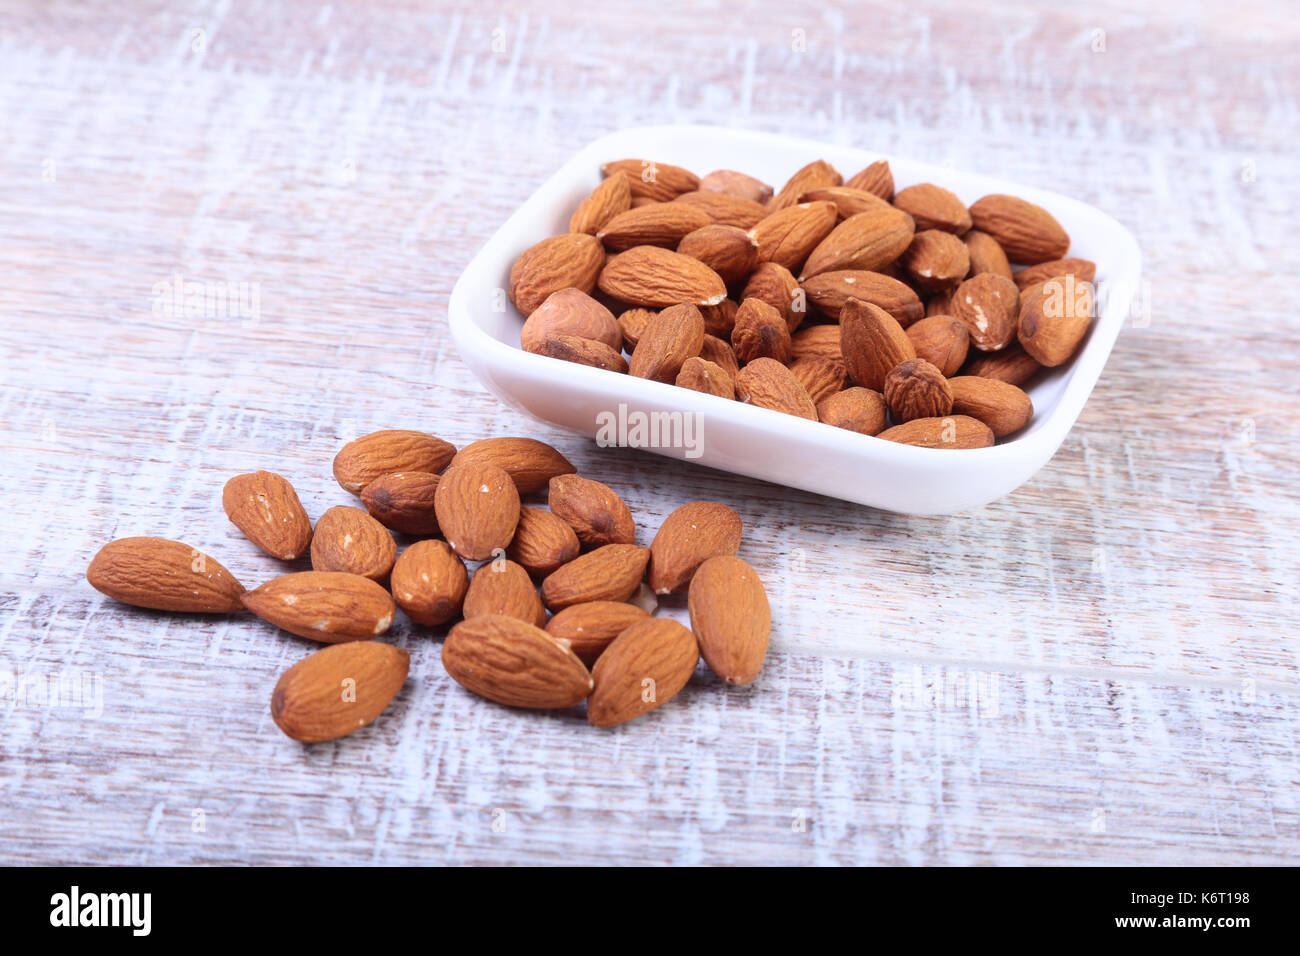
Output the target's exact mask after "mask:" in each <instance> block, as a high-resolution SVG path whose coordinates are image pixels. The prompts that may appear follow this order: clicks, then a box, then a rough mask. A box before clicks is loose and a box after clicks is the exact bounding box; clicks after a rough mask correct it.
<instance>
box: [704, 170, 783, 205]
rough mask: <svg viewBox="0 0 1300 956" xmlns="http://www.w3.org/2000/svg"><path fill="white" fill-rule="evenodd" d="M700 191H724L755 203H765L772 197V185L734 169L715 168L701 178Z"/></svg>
mask: <svg viewBox="0 0 1300 956" xmlns="http://www.w3.org/2000/svg"><path fill="white" fill-rule="evenodd" d="M700 192H705V193H712V192H716V193H724V194H726V195H728V196H735V197H737V198H739V199H748V200H749V201H750V202H754V203H765V202H767V201H768V200H769V199H771V198H772V187H771V186H769V185H768V184H767V183H765V182H763V181H762V180H759V179H755V178H754V177H753V176H747V175H746V174H744V173H738V172H736V171H735V170H734V169H715V170H714V171H713V172H711V173H709V174H708V175H707V176H705V177H704V178H702V179H701V180H700Z"/></svg>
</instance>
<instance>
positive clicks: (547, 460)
mask: <svg viewBox="0 0 1300 956" xmlns="http://www.w3.org/2000/svg"><path fill="white" fill-rule="evenodd" d="M451 464H452V465H468V464H487V465H496V466H497V467H498V468H500V469H502V470H504V471H505V472H506V474H508V475H509V476H510V477H511V478H512V479H513V480H514V483H515V487H516V488H518V489H519V493H520V494H521V495H527V494H531V493H532V492H534V491H537V490H538V489H540V488H545V487H546V486H547V485H549V484H550V482H551V479H552V478H554V477H555V476H556V475H571V474H573V473H574V472H576V471H577V470H578V469H576V468H574V467H573V464H572V463H571V462H570V461H569V459H567V458H565V457H564V456H563V455H561V454H560V453H559V452H558V451H556V450H555V449H554V448H552V447H551V446H550V445H548V444H546V442H543V441H538V440H537V439H536V438H514V437H510V438H482V439H479V440H478V441H474V442H470V443H469V444H468V445H466V446H465V447H464V448H462V449H461V450H460V451H459V452H457V453H456V457H455V458H453V459H452V460H451Z"/></svg>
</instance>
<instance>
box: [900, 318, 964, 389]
mask: <svg viewBox="0 0 1300 956" xmlns="http://www.w3.org/2000/svg"><path fill="white" fill-rule="evenodd" d="M907 337H908V338H909V339H911V340H912V347H913V348H915V349H916V357H917V358H922V359H925V360H926V361H927V362H929V363H930V364H931V365H933V366H935V367H936V368H938V369H939V371H941V372H943V374H944V375H947V376H953V375H956V374H957V371H958V370H959V369H960V368H961V366H962V363H963V362H965V361H966V354H967V352H968V351H969V350H970V332H968V331H967V330H966V325H965V323H963V322H962V321H961V320H960V319H954V318H953V317H952V316H951V315H931V316H928V317H927V318H924V319H922V320H921V321H920V322H917V323H916V324H915V325H911V326H908V328H907Z"/></svg>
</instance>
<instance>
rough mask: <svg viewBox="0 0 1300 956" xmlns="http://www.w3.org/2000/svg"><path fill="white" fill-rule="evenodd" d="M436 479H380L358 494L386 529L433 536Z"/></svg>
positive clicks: (412, 474) (413, 474) (416, 474)
mask: <svg viewBox="0 0 1300 956" xmlns="http://www.w3.org/2000/svg"><path fill="white" fill-rule="evenodd" d="M437 490H438V476H437V475H435V474H433V473H431V472H427V471H399V472H394V473H393V474H391V475H383V476H381V477H379V478H376V479H375V480H374V481H372V482H370V483H369V484H367V485H366V487H365V488H363V489H362V491H361V503H362V504H364V505H365V506H366V510H367V511H368V512H370V516H371V517H372V518H374V519H375V520H376V521H378V522H379V523H380V524H382V525H383V526H384V527H385V528H390V529H392V530H393V531H397V532H400V533H402V534H410V535H434V534H437V533H438V517H437V515H436V514H435V513H434V510H433V498H434V494H435V493H436V492H437Z"/></svg>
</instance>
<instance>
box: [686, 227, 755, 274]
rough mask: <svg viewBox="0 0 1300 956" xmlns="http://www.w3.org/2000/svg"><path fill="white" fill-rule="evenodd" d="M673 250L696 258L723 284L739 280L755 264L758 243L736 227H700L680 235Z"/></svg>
mask: <svg viewBox="0 0 1300 956" xmlns="http://www.w3.org/2000/svg"><path fill="white" fill-rule="evenodd" d="M677 251H678V252H680V253H681V254H682V255H684V256H691V257H692V258H694V259H699V260H700V261H701V262H703V263H704V264H705V265H706V266H708V267H709V268H710V269H712V270H713V271H714V272H716V273H717V274H718V275H720V276H721V277H722V281H723V282H725V283H727V285H731V284H733V283H736V282H739V281H741V280H742V279H744V278H745V277H746V276H747V275H749V274H750V273H751V272H753V271H754V267H755V266H756V265H758V245H757V244H756V243H755V242H754V240H753V239H752V238H750V236H749V233H747V232H745V230H744V229H739V228H737V227H736V226H723V225H717V224H712V223H711V224H709V225H707V226H703V227H701V228H699V229H696V230H695V231H693V232H690V233H688V234H687V235H685V236H683V237H682V240H681V242H679V243H678V244H677Z"/></svg>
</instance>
